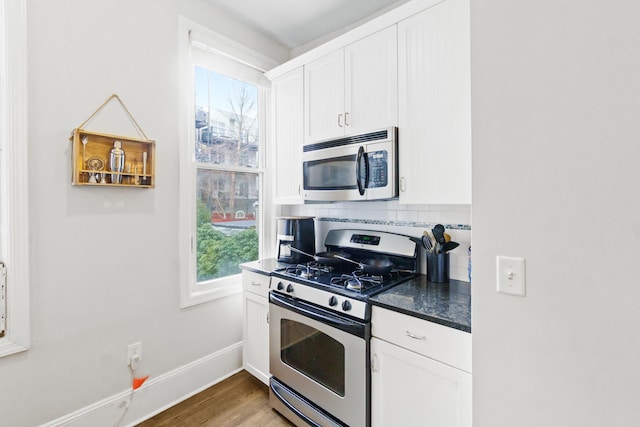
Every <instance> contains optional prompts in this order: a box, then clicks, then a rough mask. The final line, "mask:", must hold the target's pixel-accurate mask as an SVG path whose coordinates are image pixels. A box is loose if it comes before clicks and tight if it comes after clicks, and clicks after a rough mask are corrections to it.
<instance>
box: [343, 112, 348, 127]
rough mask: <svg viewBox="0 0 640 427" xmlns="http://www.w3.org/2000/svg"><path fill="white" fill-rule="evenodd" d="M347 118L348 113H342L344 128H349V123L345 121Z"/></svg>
mask: <svg viewBox="0 0 640 427" xmlns="http://www.w3.org/2000/svg"><path fill="white" fill-rule="evenodd" d="M348 118H349V113H344V125H345V126H349V121H348V120H347V119H348Z"/></svg>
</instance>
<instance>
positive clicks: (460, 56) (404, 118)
mask: <svg viewBox="0 0 640 427" xmlns="http://www.w3.org/2000/svg"><path fill="white" fill-rule="evenodd" d="M469 37H470V28H469V0H446V1H444V2H442V3H439V4H437V5H435V6H433V7H431V8H429V9H427V10H425V11H423V12H421V13H419V14H417V15H415V16H413V17H411V18H409V19H406V20H404V21H402V22H400V23H399V24H398V70H399V72H398V90H399V97H398V99H399V101H398V124H399V136H398V141H399V142H398V144H399V159H400V162H399V167H400V197H399V199H400V200H399V201H400V203H410V204H458V203H461V204H469V203H471V90H470V47H469Z"/></svg>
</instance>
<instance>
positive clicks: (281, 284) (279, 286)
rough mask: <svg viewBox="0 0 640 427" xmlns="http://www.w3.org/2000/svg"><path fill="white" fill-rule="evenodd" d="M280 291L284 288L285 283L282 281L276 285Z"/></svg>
mask: <svg viewBox="0 0 640 427" xmlns="http://www.w3.org/2000/svg"><path fill="white" fill-rule="evenodd" d="M276 287H277V288H278V290H279V291H281V290H283V289H284V284H283V283H282V282H278V286H276Z"/></svg>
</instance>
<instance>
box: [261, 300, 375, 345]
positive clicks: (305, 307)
mask: <svg viewBox="0 0 640 427" xmlns="http://www.w3.org/2000/svg"><path fill="white" fill-rule="evenodd" d="M269 302H271V303H272V304H275V305H277V306H280V307H282V308H284V309H287V310H291V311H293V312H294V313H298V314H301V315H303V316H305V317H308V318H310V319H313V320H316V321H318V322H320V323H324V324H325V325H328V326H331V327H334V328H336V329H339V330H341V331H344V332H347V333H349V334H351V335H356V336H358V337H360V338H366V332H367V326H366V325H365V324H364V323H359V322H356V321H353V320H350V319H346V318H344V317H342V316H340V315H338V314H337V313H332V312H330V311H328V310H323V309H321V308H319V307H315V306H312V305H311V304H308V303H306V302H304V301H299V300H295V299H293V298H291V297H287V296H283V295H279V294H277V293H276V292H269Z"/></svg>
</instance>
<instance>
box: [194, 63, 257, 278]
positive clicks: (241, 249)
mask: <svg viewBox="0 0 640 427" xmlns="http://www.w3.org/2000/svg"><path fill="white" fill-rule="evenodd" d="M194 81H195V92H196V96H195V99H196V105H195V130H196V131H195V133H194V134H195V139H196V140H195V161H196V175H197V180H196V182H197V184H196V185H197V191H196V198H197V200H196V203H197V271H198V282H202V281H206V280H211V279H216V278H220V277H224V276H228V275H231V274H237V273H240V268H239V267H238V264H240V263H243V262H247V261H253V260H256V259H258V244H259V242H258V230H257V229H256V226H257V221H256V219H257V218H258V217H259V209H260V206H259V200H260V197H259V195H260V190H259V181H260V180H259V175H258V173H257V171H256V172H253V171H251V169H257V168H258V148H259V140H258V135H259V134H258V117H259V116H258V106H257V105H258V102H257V101H258V89H257V87H255V86H253V85H250V84H248V83H245V82H242V81H239V80H236V79H233V78H230V77H228V76H225V75H222V74H219V73H216V72H214V71H211V70H208V69H206V68H202V67H196V68H195V79H194Z"/></svg>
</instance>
